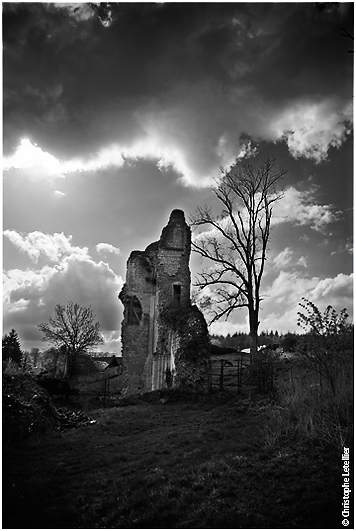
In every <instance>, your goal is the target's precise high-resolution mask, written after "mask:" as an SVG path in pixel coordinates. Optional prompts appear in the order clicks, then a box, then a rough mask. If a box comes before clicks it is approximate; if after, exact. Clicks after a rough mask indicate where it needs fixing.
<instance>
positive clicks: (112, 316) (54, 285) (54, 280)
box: [4, 231, 122, 347]
mask: <svg viewBox="0 0 356 531" xmlns="http://www.w3.org/2000/svg"><path fill="white" fill-rule="evenodd" d="M5 236H7V237H8V238H9V239H10V241H12V243H13V244H14V245H15V246H17V247H18V248H19V249H20V250H22V251H26V252H27V253H28V255H29V256H30V258H31V259H33V260H34V261H35V262H36V263H37V262H38V259H39V253H43V254H44V255H45V257H46V258H47V260H49V261H50V262H51V265H43V266H42V267H39V268H28V269H27V270H19V269H10V270H8V271H6V272H5V273H4V330H5V331H7V330H8V329H11V328H15V329H16V330H17V331H18V332H19V334H20V336H21V337H23V338H24V339H27V340H32V339H33V340H40V338H41V336H40V333H39V332H38V330H37V325H38V324H39V323H40V322H42V321H46V320H47V319H48V317H49V316H51V315H53V312H54V307H55V306H56V304H64V305H65V304H66V303H67V302H68V301H70V300H72V301H73V302H76V303H79V304H81V305H83V306H85V307H88V306H91V307H92V309H93V311H94V313H95V315H96V318H97V320H98V321H99V322H100V324H101V328H102V331H103V332H104V334H107V335H108V337H109V336H110V337H111V336H114V335H115V334H116V336H117V333H118V330H119V329H120V321H121V316H122V314H121V307H120V302H119V301H118V298H117V296H118V293H119V291H120V289H121V287H122V279H121V278H120V277H118V276H117V275H116V274H115V273H114V271H113V270H112V269H111V268H110V267H109V265H108V264H107V263H105V262H102V261H99V262H96V261H95V260H94V259H93V258H91V256H90V255H89V254H88V249H86V248H84V249H83V248H79V247H74V246H71V243H70V241H71V237H66V236H65V235H64V234H54V235H53V236H51V235H48V234H42V233H40V232H38V231H37V232H36V233H30V234H27V235H20V234H17V233H16V231H5ZM106 347H107V346H106Z"/></svg>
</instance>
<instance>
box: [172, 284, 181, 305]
mask: <svg viewBox="0 0 356 531" xmlns="http://www.w3.org/2000/svg"><path fill="white" fill-rule="evenodd" d="M181 294H182V286H180V285H179V284H174V286H173V299H174V302H175V303H176V304H179V303H180V298H181Z"/></svg>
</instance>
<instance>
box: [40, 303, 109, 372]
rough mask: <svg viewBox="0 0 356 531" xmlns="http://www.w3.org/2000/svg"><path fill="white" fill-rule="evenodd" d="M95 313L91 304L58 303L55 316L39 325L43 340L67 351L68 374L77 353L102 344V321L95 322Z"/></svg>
mask: <svg viewBox="0 0 356 531" xmlns="http://www.w3.org/2000/svg"><path fill="white" fill-rule="evenodd" d="M94 319H95V315H94V313H93V311H92V309H91V307H90V306H89V307H88V308H84V307H83V306H81V305H80V304H74V303H73V302H72V301H70V302H68V304H67V306H62V305H60V304H57V306H56V307H55V310H54V317H50V318H49V319H48V323H41V324H39V325H38V328H39V330H40V331H41V332H42V334H43V337H42V340H43V341H46V342H47V343H51V344H52V345H54V346H55V347H57V348H62V349H63V348H64V349H65V351H66V358H67V363H66V374H67V375H68V374H69V373H70V369H71V367H72V366H73V360H74V359H75V356H76V354H79V353H81V352H85V351H87V350H88V348H89V347H94V346H96V345H99V344H102V343H103V342H104V341H103V338H102V335H101V331H100V323H99V322H94Z"/></svg>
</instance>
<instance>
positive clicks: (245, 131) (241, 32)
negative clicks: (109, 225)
mask: <svg viewBox="0 0 356 531" xmlns="http://www.w3.org/2000/svg"><path fill="white" fill-rule="evenodd" d="M110 18H112V22H111V23H110V24H107V25H106V27H105V26H104V25H103V23H102V22H101V21H100V19H99V18H98V16H97V13H94V11H93V10H91V9H90V8H89V7H88V6H87V5H79V8H78V6H76V7H75V5H72V4H68V5H67V6H65V5H63V4H35V3H30V4H24V3H21V4H5V5H4V102H5V108H4V138H5V154H7V155H9V154H11V153H12V152H13V151H14V150H15V148H16V147H17V146H18V145H19V143H20V140H21V138H23V136H24V135H25V136H27V137H28V138H29V139H30V140H31V141H32V142H33V143H34V142H36V143H37V144H38V145H39V146H40V148H41V149H43V150H44V151H45V152H47V153H49V154H50V155H51V156H54V157H55V158H56V159H58V160H60V161H61V163H64V162H67V161H73V160H76V161H77V165H79V166H80V165H81V167H83V166H85V164H86V163H88V161H91V166H90V167H91V168H92V167H93V166H92V165H93V164H95V161H96V163H97V165H99V166H100V164H102V165H105V164H108V163H111V164H114V165H121V164H122V162H123V159H122V155H124V156H125V157H142V156H143V157H148V158H154V159H155V160H157V162H158V164H159V167H161V168H165V167H168V166H172V167H173V168H174V169H175V170H176V171H177V172H178V173H179V174H181V175H182V176H183V179H184V181H185V182H186V183H190V184H199V185H201V184H205V183H206V182H208V180H209V178H210V177H211V176H212V175H215V174H216V171H217V170H218V168H219V167H220V166H224V167H228V166H229V165H230V164H231V163H232V162H233V161H234V160H235V159H236V157H237V156H239V153H244V150H245V149H246V148H245V146H246V142H247V141H248V139H249V138H251V139H253V140H254V141H256V142H259V141H261V140H267V141H272V142H276V141H285V142H286V143H287V145H288V147H289V150H290V153H291V154H292V155H293V156H294V157H307V158H312V159H313V160H315V161H317V162H320V161H321V160H323V159H325V158H326V157H327V153H328V150H329V148H330V146H334V147H338V146H340V145H341V144H342V142H343V141H344V139H345V137H346V135H347V134H348V132H349V131H350V127H351V122H352V106H351V104H352V60H351V58H350V55H348V54H347V53H346V52H347V48H348V46H347V43H346V42H345V39H342V38H341V36H340V38H339V39H337V38H336V36H337V35H340V25H343V26H347V24H348V23H349V21H350V20H351V19H352V4H330V5H328V4H320V5H319V4H288V6H286V5H285V4H255V3H250V4H240V3H230V4H220V3H212V4H190V3H183V4H179V3H176V4H174V3H173V4H172V3H168V4H137V3H135V4H113V7H112V14H111V15H110ZM34 72H36V74H34ZM108 151H109V153H111V155H110V156H109V161H108V157H107V154H108ZM105 154H106V156H105ZM71 167H72V169H73V168H74V167H75V165H73V164H72V166H71ZM68 171H69V169H68Z"/></svg>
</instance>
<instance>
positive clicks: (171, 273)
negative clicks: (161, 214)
mask: <svg viewBox="0 0 356 531" xmlns="http://www.w3.org/2000/svg"><path fill="white" fill-rule="evenodd" d="M190 251H191V231H190V228H189V226H188V225H187V223H186V221H185V218H184V213H183V212H182V211H181V210H173V212H172V213H171V216H170V219H169V222H168V224H167V226H166V227H164V229H163V230H162V234H161V237H160V239H159V241H158V242H154V243H153V244H151V245H149V246H148V247H147V248H146V250H145V251H133V252H132V253H131V255H130V257H129V259H128V262H127V275H126V283H125V286H124V287H123V290H122V292H121V293H120V295H119V298H120V300H121V301H122V303H123V304H124V307H125V310H124V320H123V323H122V334H121V337H122V344H123V356H124V360H125V364H126V365H127V368H128V387H129V391H137V390H139V389H141V390H154V389H161V388H162V387H166V378H165V375H166V370H167V368H168V369H169V370H170V371H175V372H176V375H177V376H178V367H177V363H176V356H178V357H179V355H181V353H182V348H183V347H182V345H185V344H186V342H184V340H183V335H184V334H183V335H182V330H183V329H184V328H186V329H187V330H188V328H189V324H188V323H189V322H190V325H191V326H196V324H197V322H195V324H194V322H193V321H194V319H193V320H192V319H190V320H189V318H188V316H189V315H191V308H192V306H191V301H190V269H189V259H190ZM194 312H195V313H194V315H195V316H196V315H197V314H196V312H199V310H198V309H197V308H196V309H195V310H194ZM183 314H184V315H186V325H187V326H186V327H184V326H183V327H182V326H180V327H175V326H174V323H173V321H172V319H173V320H174V315H176V316H178V317H180V316H181V315H183ZM199 319H200V321H201V319H202V320H203V322H204V323H205V320H204V317H203V316H202V314H200V318H199ZM200 321H199V322H200ZM179 322H181V321H179ZM187 327H188V328H187ZM198 329H199V330H200V331H201V334H203V335H204V334H205V335H204V337H206V338H207V337H208V335H207V330H206V324H205V328H204V326H203V327H200V328H199V327H198ZM203 329H204V330H203ZM187 330H185V332H186V331H187ZM204 356H205V354H204ZM204 356H203V357H204ZM177 359H178V358H177ZM194 363H195V362H194ZM178 365H179V364H178ZM188 365H189V363H188ZM188 365H187V367H188ZM203 365H204V364H203ZM203 365H202V367H203ZM182 366H183V365H182V363H181V364H180V366H179V367H182ZM204 367H205V365H204ZM189 370H190V369H188V368H187V370H186V372H187V371H188V372H189ZM202 370H203V369H202ZM176 381H177V382H179V381H181V380H179V377H178V378H177V380H176Z"/></svg>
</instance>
